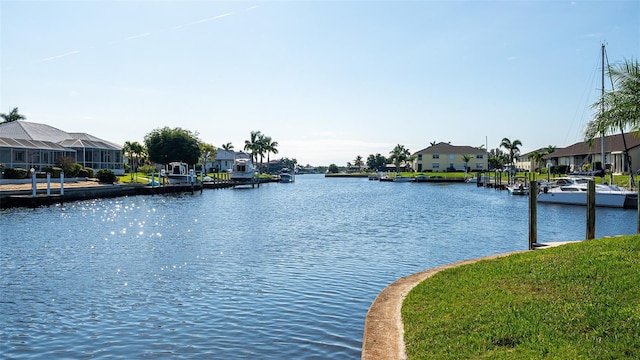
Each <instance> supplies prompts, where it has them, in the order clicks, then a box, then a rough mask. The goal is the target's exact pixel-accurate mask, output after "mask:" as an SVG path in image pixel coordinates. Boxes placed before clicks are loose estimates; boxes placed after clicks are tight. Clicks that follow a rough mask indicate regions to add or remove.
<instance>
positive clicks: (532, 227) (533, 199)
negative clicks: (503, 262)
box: [529, 181, 538, 250]
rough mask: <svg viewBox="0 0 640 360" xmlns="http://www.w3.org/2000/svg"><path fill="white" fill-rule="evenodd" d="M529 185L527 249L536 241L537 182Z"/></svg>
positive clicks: (530, 248) (531, 247) (531, 248)
mask: <svg viewBox="0 0 640 360" xmlns="http://www.w3.org/2000/svg"><path fill="white" fill-rule="evenodd" d="M530 185H531V186H530V187H529V250H533V247H534V244H536V243H537V242H538V183H537V182H535V181H534V182H532V183H531V184H530Z"/></svg>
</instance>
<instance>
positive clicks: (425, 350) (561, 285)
mask: <svg viewBox="0 0 640 360" xmlns="http://www.w3.org/2000/svg"><path fill="white" fill-rule="evenodd" d="M402 320H403V323H404V330H405V335H404V340H405V344H406V350H407V354H408V356H409V358H410V359H462V358H466V359H468V358H474V359H512V358H523V359H539V358H550V359H622V358H624V359H640V236H638V235H635V236H625V237H619V238H607V239H600V240H592V241H586V242H581V243H576V244H569V245H564V246H560V247H557V248H550V249H545V250H537V251H531V252H526V253H521V254H514V255H511V256H507V257H503V258H499V259H495V260H487V261H481V262H478V263H475V264H471V265H465V266H460V267H457V268H453V269H449V270H445V271H442V272H440V273H437V274H435V275H434V276H433V277H431V278H428V279H426V280H425V281H424V282H422V283H421V284H419V285H418V286H416V287H415V288H414V289H413V290H412V291H411V292H410V293H409V294H408V296H407V297H406V299H405V301H404V304H403V307H402Z"/></svg>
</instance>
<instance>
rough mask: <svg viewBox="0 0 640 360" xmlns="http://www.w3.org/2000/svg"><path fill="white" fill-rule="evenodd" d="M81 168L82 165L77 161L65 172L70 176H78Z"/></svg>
mask: <svg viewBox="0 0 640 360" xmlns="http://www.w3.org/2000/svg"><path fill="white" fill-rule="evenodd" d="M80 170H82V165H80V164H78V163H75V164H73V165H71V169H69V171H67V172H65V175H66V176H69V177H76V176H78V173H80Z"/></svg>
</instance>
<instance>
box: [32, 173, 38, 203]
mask: <svg viewBox="0 0 640 360" xmlns="http://www.w3.org/2000/svg"><path fill="white" fill-rule="evenodd" d="M36 189H37V187H36V171H35V170H34V169H33V168H31V196H33V197H34V198H35V197H36Z"/></svg>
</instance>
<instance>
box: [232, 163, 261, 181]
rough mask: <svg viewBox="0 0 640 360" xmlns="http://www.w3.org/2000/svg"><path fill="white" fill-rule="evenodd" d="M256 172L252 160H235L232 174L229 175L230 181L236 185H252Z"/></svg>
mask: <svg viewBox="0 0 640 360" xmlns="http://www.w3.org/2000/svg"><path fill="white" fill-rule="evenodd" d="M255 172H256V171H255V169H254V167H253V162H252V161H251V159H246V158H241V159H235V160H234V161H233V166H232V168H231V172H230V173H229V179H230V180H231V181H232V182H234V183H239V184H246V183H250V184H252V183H253V182H254V178H255Z"/></svg>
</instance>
